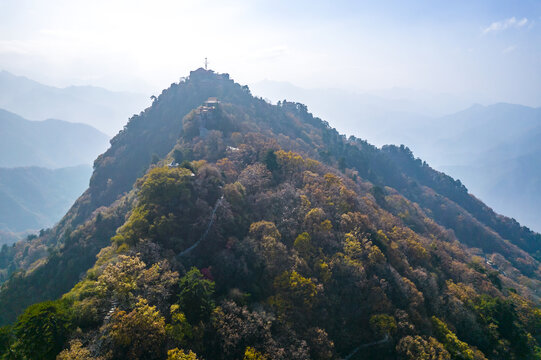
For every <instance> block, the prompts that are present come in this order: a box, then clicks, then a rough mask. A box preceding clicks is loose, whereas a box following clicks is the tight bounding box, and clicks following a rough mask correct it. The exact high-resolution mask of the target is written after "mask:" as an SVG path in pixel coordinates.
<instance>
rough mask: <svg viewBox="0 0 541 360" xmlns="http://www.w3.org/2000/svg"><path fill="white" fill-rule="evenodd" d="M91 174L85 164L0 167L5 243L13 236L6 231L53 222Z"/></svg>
mask: <svg viewBox="0 0 541 360" xmlns="http://www.w3.org/2000/svg"><path fill="white" fill-rule="evenodd" d="M91 174H92V167H91V166H89V165H80V166H75V167H69V168H62V169H55V170H51V169H44V168H39V167H22V168H12V169H5V168H0V232H1V231H3V232H4V236H3V237H5V238H6V242H8V240H10V239H11V240H14V239H16V236H14V235H13V234H10V233H17V232H22V231H26V230H30V229H32V230H39V229H41V228H45V227H49V226H52V225H54V224H55V223H56V222H57V221H58V220H59V219H60V218H61V217H62V215H64V214H65V213H66V211H67V210H68V209H69V207H70V206H71V204H72V203H73V199H76V198H77V197H78V196H79V195H81V194H82V193H83V191H84V190H85V189H86V187H87V186H88V181H89V179H90V175H91ZM8 235H9V236H8ZM1 237H2V236H0V238H1ZM0 242H1V241H0Z"/></svg>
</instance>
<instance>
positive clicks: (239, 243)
mask: <svg viewBox="0 0 541 360" xmlns="http://www.w3.org/2000/svg"><path fill="white" fill-rule="evenodd" d="M209 97H216V98H217V99H218V100H219V103H215V102H210V103H205V100H207V99H208V98H209ZM540 245H541V243H540V236H539V234H536V233H533V232H531V231H529V230H528V229H526V228H523V227H521V226H520V225H519V224H518V223H516V222H515V221H512V220H510V219H508V218H505V217H503V216H500V215H497V214H495V213H494V212H493V211H492V210H491V209H490V208H488V207H486V206H485V205H484V204H483V203H482V202H480V201H479V200H477V199H476V198H475V197H473V196H472V195H470V194H468V192H467V190H466V188H465V187H464V186H462V184H461V183H460V182H459V181H455V180H453V179H452V178H450V177H448V176H446V175H445V174H442V173H439V172H436V171H434V170H433V169H431V168H430V167H429V166H428V165H427V164H426V163H423V162H422V161H421V160H419V159H415V158H414V157H413V155H412V153H411V151H409V149H407V148H405V147H394V146H389V147H385V148H383V149H378V148H376V147H374V146H372V145H370V144H368V143H367V142H365V141H363V140H360V139H356V138H353V137H351V138H349V139H347V138H345V137H344V136H342V135H340V134H339V133H338V132H337V131H336V130H334V129H332V128H331V127H330V126H329V124H328V123H326V122H324V121H322V120H320V119H318V118H315V117H313V116H312V115H311V114H310V113H309V112H308V111H307V109H306V107H305V106H304V105H302V104H298V103H290V102H280V103H279V104H278V105H270V104H268V103H266V102H265V101H263V100H262V99H257V98H253V97H252V96H251V94H250V91H249V89H248V88H247V87H242V86H240V85H238V84H236V83H234V82H233V81H232V80H230V79H229V77H228V76H227V75H226V74H215V73H213V72H212V71H206V70H203V69H199V70H197V71H194V72H192V73H191V74H190V76H189V77H188V78H187V79H186V80H185V81H183V82H181V83H179V84H172V85H171V87H170V88H169V89H167V90H164V92H163V93H162V94H161V95H160V96H159V97H158V98H157V99H156V100H155V101H154V103H153V104H152V106H151V107H150V108H148V109H146V110H145V111H144V112H142V113H141V114H140V115H138V116H134V117H133V118H132V119H130V122H129V123H128V125H127V126H126V127H125V129H124V131H122V132H121V133H120V134H118V135H117V136H116V137H115V138H114V139H113V140H112V141H111V147H110V149H109V150H107V152H105V153H104V154H103V155H101V156H100V157H99V158H98V159H97V160H96V162H95V169H94V174H93V176H92V179H91V182H90V187H89V189H88V190H87V191H86V192H85V194H84V195H83V196H82V197H81V198H80V199H79V200H78V201H77V202H76V203H75V204H74V206H73V207H72V209H71V210H70V211H69V212H68V214H66V216H65V217H64V219H63V220H62V221H61V222H60V224H59V225H58V226H56V227H55V228H53V229H51V230H49V231H47V232H44V233H43V234H41V236H40V237H38V238H36V239H29V240H28V241H26V242H23V243H18V244H17V245H16V246H14V247H13V248H11V249H3V250H2V253H1V254H0V266H2V267H5V266H10V265H11V264H13V263H14V261H16V263H17V264H18V265H17V266H18V267H19V269H20V271H19V272H17V273H15V274H14V275H13V276H12V277H11V279H10V280H8V281H7V282H6V283H5V284H4V285H3V287H2V289H1V291H0V308H1V309H3V310H2V312H1V313H0V315H1V320H2V322H3V323H4V324H7V323H11V322H13V321H14V320H15V316H16V314H19V313H21V311H22V310H23V308H24V307H25V306H28V305H30V304H32V303H35V302H38V301H43V300H49V299H50V300H53V299H58V300H55V301H49V302H43V303H39V304H36V305H32V306H30V307H29V308H28V309H27V310H26V311H24V313H23V315H22V316H21V317H19V319H18V320H17V321H16V322H15V323H14V326H13V327H12V328H10V327H4V328H2V331H1V332H0V352H4V353H5V354H6V357H8V356H10V354H18V355H21V356H25V357H26V358H36V356H41V357H42V358H46V359H54V358H55V357H56V356H57V354H59V353H60V355H59V358H60V359H71V358H74V357H75V356H80V357H82V358H86V359H94V358H105V359H125V358H130V359H166V358H167V359H195V358H196V357H197V358H200V359H243V358H244V359H309V358H312V359H338V358H351V359H355V358H369V359H370V358H374V359H376V358H377V359H381V358H385V359H395V358H400V359H419V358H425V359H485V358H488V359H531V358H536V357H539V355H540V348H539V344H540V340H541V339H540V336H541V327H540V324H541V310H540V309H539V308H538V307H537V306H538V303H539V298H538V295H537V291H538V290H539V288H540V284H541V283H540V279H541V273H540V270H539V262H538V260H537V259H536V258H535V257H534V256H533V255H535V254H536V253H538V252H539V250H540ZM39 248H46V249H48V251H49V252H50V255H49V256H48V257H47V258H43V257H39V256H37V257H33V258H32V257H31V256H30V255H29V254H36V252H35V251H34V250H35V249H39ZM25 253H26V254H25ZM96 254H98V255H97V261H96V258H95V256H96ZM25 270H26V271H25ZM74 285H75V286H74ZM70 289H71V290H70ZM63 294H64V295H63ZM45 328H47V329H53V330H52V331H49V332H46V333H44V332H43V331H42V329H45ZM61 351H62V352H61ZM37 354H39V355H37ZM76 354H77V355H76ZM196 354H197V355H196ZM83 356H84V357H83Z"/></svg>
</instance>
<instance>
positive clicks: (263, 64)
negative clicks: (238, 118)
mask: <svg viewBox="0 0 541 360" xmlns="http://www.w3.org/2000/svg"><path fill="white" fill-rule="evenodd" d="M205 57H207V58H208V60H209V67H210V68H211V69H213V70H215V71H217V72H226V73H229V74H230V75H231V77H232V78H233V79H235V80H236V81H237V82H240V83H242V84H251V83H256V82H258V81H261V80H264V79H270V80H275V81H287V82H290V83H293V84H295V85H297V86H301V87H304V88H341V89H349V90H351V91H359V92H364V91H371V90H377V89H390V88H407V89H415V90H423V91H430V92H436V93H449V94H460V95H464V94H468V95H471V96H472V97H480V98H485V99H490V100H491V101H493V102H498V101H505V102H512V103H519V104H524V105H530V106H541V1H539V0H536V1H532V0H521V1H511V0H505V1H504V0H481V1H475V0H469V1H439V0H431V1H428V0H427V1H383V0H380V1H342V0H333V1H315V0H312V1H292V0H289V1H281V0H274V1H260V0H237V1H224V0H222V1H207V0H198V1H195V0H190V1H179V0H171V1H165V0H153V1H148V0H147V1H138V0H130V1H115V0H93V1H78V0H49V1H42V0H0V69H3V70H7V71H10V72H12V73H14V74H16V75H23V76H27V77H30V78H32V79H34V80H37V81H40V82H43V83H46V84H50V85H55V86H69V85H94V86H102V87H105V88H108V89H112V90H122V91H136V92H146V93H154V94H158V93H159V92H160V91H161V89H163V88H165V87H167V86H169V85H170V84H171V83H172V82H177V81H178V79H179V78H180V77H182V76H186V75H188V73H189V71H190V70H194V69H196V68H198V67H201V66H203V62H204V58H205Z"/></svg>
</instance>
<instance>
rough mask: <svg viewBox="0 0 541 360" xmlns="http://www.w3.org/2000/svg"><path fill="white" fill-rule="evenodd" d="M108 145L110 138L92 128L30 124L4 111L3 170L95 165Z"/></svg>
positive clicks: (0, 122)
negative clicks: (28, 167)
mask: <svg viewBox="0 0 541 360" xmlns="http://www.w3.org/2000/svg"><path fill="white" fill-rule="evenodd" d="M108 145H109V144H108V136H107V135H105V134H104V133H102V132H100V131H98V130H96V129H95V128H93V127H91V126H89V125H85V124H76V123H70V122H67V121H61V120H52V119H49V120H45V121H29V120H26V119H24V118H22V117H20V116H18V115H16V114H13V113H11V112H8V111H5V110H2V109H0V167H19V166H40V167H47V168H60V167H67V166H75V165H81V164H92V162H93V161H94V159H95V158H96V157H97V156H98V155H99V154H100V153H102V152H103V151H105V149H107V146H108Z"/></svg>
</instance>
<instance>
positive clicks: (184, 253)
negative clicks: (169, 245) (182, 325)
mask: <svg viewBox="0 0 541 360" xmlns="http://www.w3.org/2000/svg"><path fill="white" fill-rule="evenodd" d="M223 199H224V196H223V195H222V196H221V197H220V198H219V199H218V201H216V204H214V208H213V209H212V213H211V214H210V221H209V223H208V225H207V228H206V229H205V231H204V232H203V234H202V235H201V237H200V238H199V240H197V241H196V242H195V244H193V245H192V246H190V247H189V248H187V249H186V250H183V251H182V252H180V253H179V254H178V255H177V257H181V256H183V255H186V254H188V253H190V252H191V251H192V250H193V249H195V248H196V247H197V246H198V245H199V244H200V243H201V241H203V240H204V239H205V238H206V237H207V235H208V234H209V231H210V228H211V227H212V224H214V219H215V218H216V210H218V207H219V206H220V205H221V204H222V200H223Z"/></svg>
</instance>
